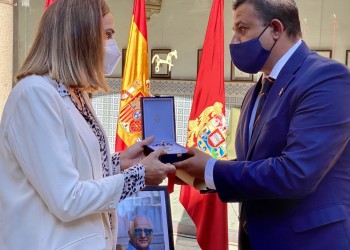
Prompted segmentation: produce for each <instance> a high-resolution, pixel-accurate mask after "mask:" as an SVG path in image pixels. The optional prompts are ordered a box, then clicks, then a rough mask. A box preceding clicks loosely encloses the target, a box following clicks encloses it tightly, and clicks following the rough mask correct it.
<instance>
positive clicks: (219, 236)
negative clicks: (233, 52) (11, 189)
mask: <svg viewBox="0 0 350 250" xmlns="http://www.w3.org/2000/svg"><path fill="white" fill-rule="evenodd" d="M223 10H224V0H214V1H213V5H212V9H211V13H210V17H209V22H208V27H207V32H206V36H205V40H204V45H203V51H202V57H201V62H200V66H199V71H198V77H197V82H196V87H195V91H194V97H193V103H192V109H191V114H190V118H189V123H188V140H187V147H192V146H196V147H197V148H199V149H201V150H202V151H204V152H206V153H208V154H210V155H211V156H213V157H214V158H218V159H223V158H226V139H225V138H226V121H225V85H224V16H223ZM180 202H181V203H182V205H183V206H184V207H185V209H186V210H187V212H188V214H189V215H190V217H191V218H192V220H193V222H194V224H195V225H196V227H197V241H198V244H199V246H200V247H201V249H203V250H212V249H220V250H228V225H227V224H228V222H227V205H226V204H224V203H222V202H221V201H220V199H219V197H218V195H217V194H200V192H199V191H198V190H196V189H194V188H193V187H191V186H182V187H181V193H180Z"/></svg>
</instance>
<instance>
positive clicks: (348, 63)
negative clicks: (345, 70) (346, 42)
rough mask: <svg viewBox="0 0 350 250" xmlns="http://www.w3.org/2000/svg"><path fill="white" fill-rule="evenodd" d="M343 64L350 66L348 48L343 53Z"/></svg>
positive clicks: (349, 51)
mask: <svg viewBox="0 0 350 250" xmlns="http://www.w3.org/2000/svg"><path fill="white" fill-rule="evenodd" d="M345 65H346V66H348V67H349V68H350V50H347V51H346V55H345Z"/></svg>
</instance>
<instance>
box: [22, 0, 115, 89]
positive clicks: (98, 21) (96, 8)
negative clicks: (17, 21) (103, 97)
mask: <svg viewBox="0 0 350 250" xmlns="http://www.w3.org/2000/svg"><path fill="white" fill-rule="evenodd" d="M109 12H110V9H109V7H108V5H107V3H106V2H105V1H104V0H56V1H55V2H54V3H53V4H51V5H50V7H49V8H47V10H46V11H45V12H44V14H43V16H42V18H41V21H40V23H39V26H38V30H37V33H36V36H35V39H34V42H33V45H32V47H31V49H30V51H29V53H28V55H27V57H26V59H25V61H24V63H23V65H22V67H21V69H20V70H19V72H18V74H17V76H16V82H18V81H19V80H21V79H22V78H24V77H26V76H28V75H33V74H35V75H46V74H49V75H50V76H51V77H52V78H53V79H55V80H59V81H61V82H63V83H64V84H65V85H66V86H67V87H72V88H81V89H84V90H86V91H88V92H95V91H98V90H103V91H108V90H109V87H108V85H107V84H106V82H105V76H104V71H103V57H104V29H103V24H102V17H103V16H105V15H106V14H108V13H109Z"/></svg>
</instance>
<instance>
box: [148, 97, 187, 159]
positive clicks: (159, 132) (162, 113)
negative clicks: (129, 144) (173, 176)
mask: <svg viewBox="0 0 350 250" xmlns="http://www.w3.org/2000/svg"><path fill="white" fill-rule="evenodd" d="M141 111H142V132H143V133H142V137H143V139H144V138H147V137H149V136H152V135H154V136H155V139H154V141H153V142H152V143H151V144H149V145H147V146H145V149H144V152H145V154H146V155H148V154H150V153H151V152H153V151H155V150H157V149H158V148H163V149H164V150H165V151H166V152H167V154H165V155H162V156H160V159H159V160H160V161H161V162H163V163H173V162H177V161H182V160H185V159H187V158H188V155H187V153H186V152H187V149H186V148H185V147H183V146H181V145H179V144H177V143H176V128H175V124H176V122H175V105H174V97H173V96H166V97H141Z"/></svg>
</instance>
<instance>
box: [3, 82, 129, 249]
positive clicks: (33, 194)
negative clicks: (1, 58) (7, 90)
mask: <svg viewBox="0 0 350 250" xmlns="http://www.w3.org/2000/svg"><path fill="white" fill-rule="evenodd" d="M84 98H85V99H87V98H88V97H87V96H85V97H84ZM87 103H89V101H87ZM89 105H90V104H89ZM89 108H90V109H91V110H92V107H91V105H90V106H89ZM93 113H94V112H93ZM105 138H107V137H106V135H105ZM106 143H107V142H106ZM107 151H109V149H108V150H107ZM108 159H109V162H111V157H110V155H109V156H108ZM123 186H124V178H123V175H122V174H118V175H114V176H110V177H107V178H102V167H101V156H100V149H99V143H98V140H97V138H96V136H95V135H94V133H93V132H92V130H91V129H90V127H89V125H88V124H87V122H86V121H85V120H84V118H83V117H82V116H81V115H80V113H79V111H78V110H77V109H76V107H75V106H74V104H73V103H72V101H71V99H70V97H68V96H67V97H63V98H62V97H61V96H60V94H59V93H58V91H57V88H56V82H55V81H53V80H52V79H51V78H50V77H48V76H28V77H26V78H24V79H22V80H21V81H20V82H19V83H18V84H17V85H16V86H15V87H14V89H13V90H12V92H11V94H10V96H9V98H8V100H7V103H6V105H5V109H4V112H3V116H2V118H1V122H0V248H1V249H6V250H17V249H18V250H23V249H26V250H31V249H33V250H51V249H62V250H90V249H91V250H100V249H114V247H115V242H116V233H117V230H114V232H113V233H112V232H111V230H110V227H109V223H108V218H107V216H108V215H107V212H112V213H113V224H114V225H113V226H114V228H115V229H117V223H116V216H115V213H114V211H115V208H116V206H117V205H118V202H119V199H120V196H121V193H122V189H123ZM112 246H113V247H112Z"/></svg>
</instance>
